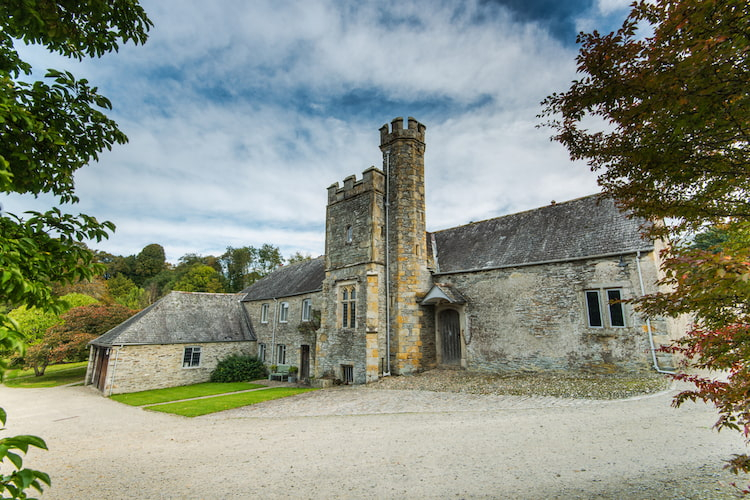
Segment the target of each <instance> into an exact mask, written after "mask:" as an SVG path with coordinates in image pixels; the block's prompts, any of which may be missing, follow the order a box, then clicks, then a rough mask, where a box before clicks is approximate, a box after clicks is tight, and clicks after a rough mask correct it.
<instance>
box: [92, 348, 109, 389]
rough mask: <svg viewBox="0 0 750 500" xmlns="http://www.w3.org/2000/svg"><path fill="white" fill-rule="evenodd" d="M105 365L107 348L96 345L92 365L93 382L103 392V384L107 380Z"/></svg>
mask: <svg viewBox="0 0 750 500" xmlns="http://www.w3.org/2000/svg"><path fill="white" fill-rule="evenodd" d="M107 365H109V349H107V348H106V347H96V366H95V367H94V380H93V381H92V382H93V384H94V385H95V386H96V387H97V388H98V389H99V390H100V391H102V392H104V384H105V383H106V381H107Z"/></svg>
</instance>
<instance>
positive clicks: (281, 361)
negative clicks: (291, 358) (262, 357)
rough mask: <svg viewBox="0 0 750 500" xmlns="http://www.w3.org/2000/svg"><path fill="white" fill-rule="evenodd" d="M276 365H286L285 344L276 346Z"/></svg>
mask: <svg viewBox="0 0 750 500" xmlns="http://www.w3.org/2000/svg"><path fill="white" fill-rule="evenodd" d="M276 364H277V365H285V364H286V345H285V344H277V345H276Z"/></svg>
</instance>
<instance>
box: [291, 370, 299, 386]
mask: <svg viewBox="0 0 750 500" xmlns="http://www.w3.org/2000/svg"><path fill="white" fill-rule="evenodd" d="M298 371H299V368H297V367H296V366H290V367H289V382H292V383H294V382H297V372H298Z"/></svg>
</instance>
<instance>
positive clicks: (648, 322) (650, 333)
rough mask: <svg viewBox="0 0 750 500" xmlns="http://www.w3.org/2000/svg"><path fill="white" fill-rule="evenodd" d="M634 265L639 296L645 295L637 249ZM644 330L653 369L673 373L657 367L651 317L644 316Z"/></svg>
mask: <svg viewBox="0 0 750 500" xmlns="http://www.w3.org/2000/svg"><path fill="white" fill-rule="evenodd" d="M635 267H636V269H638V281H639V283H640V285H641V297H643V296H644V295H646V287H644V286H643V274H642V273H641V251H640V250H638V251H637V252H636V254H635ZM646 331H647V332H648V342H649V345H650V346H651V360H652V361H653V363H654V370H656V371H657V372H658V373H666V374H669V375H674V372H673V371H670V370H662V369H661V368H660V367H659V361H658V360H657V359H656V345H655V344H654V332H653V330H652V329H651V319H649V318H646Z"/></svg>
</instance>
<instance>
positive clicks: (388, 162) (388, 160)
mask: <svg viewBox="0 0 750 500" xmlns="http://www.w3.org/2000/svg"><path fill="white" fill-rule="evenodd" d="M390 187H391V151H390V150H388V151H386V152H385V366H386V369H385V371H384V372H383V376H384V377H389V376H390V375H391V239H390V237H391V229H390V213H389V210H388V209H389V207H390V205H391V200H390Z"/></svg>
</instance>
